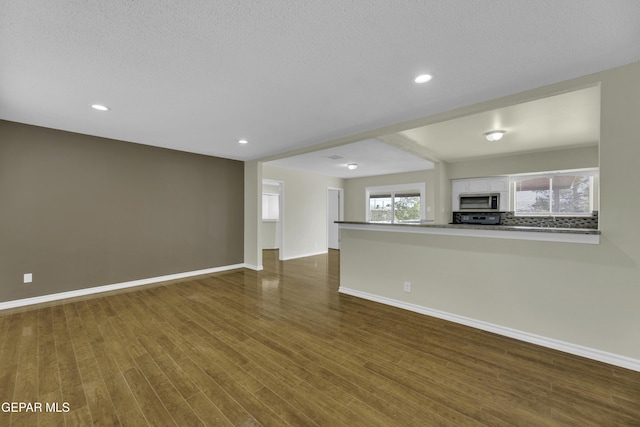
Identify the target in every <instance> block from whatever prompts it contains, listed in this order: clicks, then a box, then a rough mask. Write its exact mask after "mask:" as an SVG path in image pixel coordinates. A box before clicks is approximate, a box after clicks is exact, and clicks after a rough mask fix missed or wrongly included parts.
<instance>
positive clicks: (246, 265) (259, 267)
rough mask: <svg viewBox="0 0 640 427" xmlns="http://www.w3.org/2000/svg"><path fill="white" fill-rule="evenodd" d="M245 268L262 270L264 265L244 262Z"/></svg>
mask: <svg viewBox="0 0 640 427" xmlns="http://www.w3.org/2000/svg"><path fill="white" fill-rule="evenodd" d="M242 265H243V267H244V268H248V269H249V270H255V271H262V270H263V269H264V267H262V266H261V265H253V264H242Z"/></svg>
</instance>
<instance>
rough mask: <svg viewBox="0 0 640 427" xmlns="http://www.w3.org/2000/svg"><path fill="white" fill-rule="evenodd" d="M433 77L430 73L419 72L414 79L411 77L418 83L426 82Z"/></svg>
mask: <svg viewBox="0 0 640 427" xmlns="http://www.w3.org/2000/svg"><path fill="white" fill-rule="evenodd" d="M432 78H433V77H432V76H431V74H420V75H419V76H417V77H416V78H415V79H413V81H414V82H416V83H418V84H422V83H426V82H428V81H429V80H431V79H432Z"/></svg>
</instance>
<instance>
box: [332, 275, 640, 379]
mask: <svg viewBox="0 0 640 427" xmlns="http://www.w3.org/2000/svg"><path fill="white" fill-rule="evenodd" d="M338 292H339V293H341V294H345V295H351V296H354V297H358V298H363V299H366V300H370V301H375V302H379V303H381V304H385V305H390V306H393V307H397V308H402V309H404V310H409V311H413V312H415V313H420V314H424V315H427V316H432V317H437V318H438V319H443V320H448V321H449V322H453V323H459V324H461V325H465V326H470V327H472V328H476V329H481V330H483V331H488V332H493V333H494V334H498V335H503V336H505V337H509V338H514V339H517V340H520V341H524V342H528V343H531V344H536V345H539V346H542V347H547V348H552V349H554V350H559V351H562V352H565V353H569V354H574V355H576V356H581V357H586V358H587V359H592V360H597V361H599V362H604V363H608V364H610V365H614V366H620V367H622V368H626V369H631V370H633V371H637V372H640V360H638V359H632V358H630V357H626V356H621V355H619V354H613V353H609V352H606V351H602V350H597V349H594V348H589V347H585V346H582V345H578V344H572V343H568V342H565V341H560V340H556V339H553V338H547V337H543V336H540V335H536V334H531V333H529V332H523V331H519V330H517V329H512V328H507V327H505V326H500V325H495V324H493V323H488V322H483V321H481V320H475V319H471V318H468V317H464V316H459V315H457V314H452V313H447V312H445V311H440V310H435V309H433V308H428V307H423V306H421V305H417V304H411V303H408V302H404V301H399V300H395V299H392V298H387V297H382V296H379V295H374V294H370V293H368V292H362V291H358V290H356V289H350V288H345V287H342V286H340V288H339V289H338Z"/></svg>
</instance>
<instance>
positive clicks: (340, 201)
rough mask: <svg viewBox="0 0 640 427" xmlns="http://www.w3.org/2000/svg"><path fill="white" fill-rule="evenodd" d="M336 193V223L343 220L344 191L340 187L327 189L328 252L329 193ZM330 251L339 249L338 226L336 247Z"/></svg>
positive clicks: (328, 224)
mask: <svg viewBox="0 0 640 427" xmlns="http://www.w3.org/2000/svg"><path fill="white" fill-rule="evenodd" d="M331 190H333V191H337V192H338V221H343V220H344V189H343V188H340V187H327V250H329V227H331V224H330V223H329V221H328V218H329V191H331ZM331 249H340V225H339V224H338V247H337V248H331Z"/></svg>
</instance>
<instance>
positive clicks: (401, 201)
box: [366, 183, 425, 223]
mask: <svg viewBox="0 0 640 427" xmlns="http://www.w3.org/2000/svg"><path fill="white" fill-rule="evenodd" d="M424 188H425V185H424V184H423V183H417V184H403V185H396V186H384V187H368V188H367V189H366V194H367V221H370V222H388V223H402V222H418V221H420V220H421V219H424V218H425V215H424V212H425V209H424V203H423V201H424V200H425V198H424V193H425V190H424Z"/></svg>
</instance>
